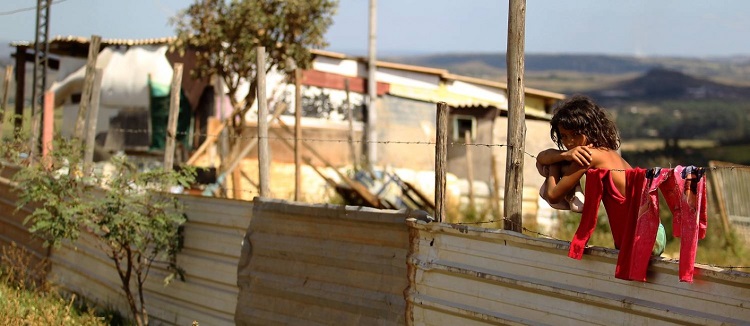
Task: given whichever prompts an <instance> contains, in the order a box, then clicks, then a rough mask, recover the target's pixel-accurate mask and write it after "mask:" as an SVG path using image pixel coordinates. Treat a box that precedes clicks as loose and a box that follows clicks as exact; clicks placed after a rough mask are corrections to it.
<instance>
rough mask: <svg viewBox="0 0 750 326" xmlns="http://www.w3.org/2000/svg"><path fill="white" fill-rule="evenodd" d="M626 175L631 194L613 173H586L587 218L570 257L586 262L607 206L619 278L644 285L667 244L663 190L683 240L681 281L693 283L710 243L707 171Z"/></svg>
mask: <svg viewBox="0 0 750 326" xmlns="http://www.w3.org/2000/svg"><path fill="white" fill-rule="evenodd" d="M625 175H626V193H625V194H621V193H620V192H619V191H618V190H617V188H616V187H615V185H614V183H613V182H612V177H611V173H610V171H609V170H603V169H589V170H588V171H587V172H586V194H585V200H584V209H583V214H582V216H581V223H580V225H579V226H578V230H577V231H576V234H575V236H574V237H573V240H571V244H570V250H569V252H568V256H570V257H572V258H575V259H581V258H582V256H583V250H584V248H585V246H586V243H587V242H588V240H589V238H590V237H591V234H592V233H593V230H594V228H595V226H596V220H597V215H598V211H599V202H603V203H604V208H605V210H606V211H607V215H608V217H609V224H610V228H611V229H612V236H613V240H614V243H615V248H617V249H619V250H620V252H619V254H618V259H617V267H616V270H615V277H617V278H620V279H625V280H636V281H642V282H645V281H646V272H647V270H648V264H649V261H650V259H651V256H652V255H659V254H661V252H662V251H663V250H664V244H665V242H666V237H665V232H664V228H663V226H662V225H661V222H660V219H659V201H658V196H657V189H658V190H660V191H661V192H662V194H663V196H664V198H665V199H666V202H667V205H668V206H669V209H670V211H671V212H672V214H673V215H674V218H673V230H674V234H675V236H678V237H680V238H681V244H680V267H679V274H680V281H683V282H692V280H693V270H694V267H693V266H694V264H695V253H696V249H697V242H698V239H702V238H704V237H705V233H706V226H707V218H706V194H705V191H706V188H705V179H704V178H702V176H703V169H701V168H695V167H689V169H687V168H683V167H682V166H678V167H676V168H675V169H661V168H654V169H649V170H648V171H647V170H644V169H641V168H633V169H628V170H626V171H625Z"/></svg>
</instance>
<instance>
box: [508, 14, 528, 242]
mask: <svg viewBox="0 0 750 326" xmlns="http://www.w3.org/2000/svg"><path fill="white" fill-rule="evenodd" d="M525 21H526V0H510V7H509V10H508V50H507V52H508V55H507V58H506V65H507V70H508V159H507V161H506V165H505V167H506V174H505V198H504V201H505V204H504V210H505V223H504V229H506V230H512V231H516V232H521V231H522V230H523V224H522V221H521V212H522V207H521V205H522V203H523V154H524V150H525V146H524V139H526V126H525V120H524V105H525V104H524V82H523V74H524V46H525V43H524V38H525V29H524V28H525Z"/></svg>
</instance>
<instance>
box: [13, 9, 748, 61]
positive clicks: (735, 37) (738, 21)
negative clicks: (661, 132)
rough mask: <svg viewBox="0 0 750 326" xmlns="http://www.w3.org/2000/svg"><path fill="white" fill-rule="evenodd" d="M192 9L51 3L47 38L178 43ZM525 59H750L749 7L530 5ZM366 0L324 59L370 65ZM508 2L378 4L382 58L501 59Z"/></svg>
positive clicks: (27, 22)
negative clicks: (336, 56)
mask: <svg viewBox="0 0 750 326" xmlns="http://www.w3.org/2000/svg"><path fill="white" fill-rule="evenodd" d="M192 2H193V1H192V0H54V1H52V3H53V5H52V8H51V12H50V27H49V29H50V36H51V37H54V36H57V35H65V36H67V35H74V36H86V37H88V36H91V35H92V34H97V35H100V36H102V37H103V38H105V39H108V38H126V39H141V38H156V37H165V36H172V35H174V27H173V26H172V25H170V24H169V19H170V18H171V17H173V16H174V15H175V14H177V12H178V11H179V10H181V9H184V8H186V7H187V6H188V5H189V4H190V3H192ZM526 3H527V10H526V39H525V40H526V44H525V50H526V52H527V53H556V54H560V53H568V54H613V55H637V56H680V57H716V56H721V57H726V56H733V55H744V56H750V42H748V39H750V19H748V14H750V1H747V0H716V1H706V0H658V1H653V0H628V1H613V0H575V1H571V0H567V1H564V0H527V1H526ZM35 6H36V1H33V0H2V1H0V31H2V32H0V40H3V41H19V40H27V41H32V40H33V39H34V29H35V13H36V12H35V8H34V7H35ZM368 8H369V0H340V1H339V8H338V11H337V13H336V15H335V16H334V17H333V20H334V22H333V25H331V26H330V28H329V29H328V32H327V33H326V40H327V41H328V42H329V43H330V46H329V47H327V48H326V50H330V51H335V52H342V53H345V54H349V55H366V54H367V47H368V33H369V32H368ZM507 26H508V0H462V1H457V0H379V1H377V37H376V40H377V43H376V48H377V55H378V56H384V55H409V54H434V53H476V52H482V53H492V52H505V51H506V46H507V44H506V43H507Z"/></svg>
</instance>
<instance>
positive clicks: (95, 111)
mask: <svg viewBox="0 0 750 326" xmlns="http://www.w3.org/2000/svg"><path fill="white" fill-rule="evenodd" d="M103 74H104V71H102V69H101V68H97V69H96V75H95V76H94V85H93V87H92V88H91V107H90V108H89V110H91V112H89V122H88V127H89V128H88V130H87V131H86V148H85V149H84V151H83V152H84V155H83V166H84V167H88V166H90V165H91V164H92V163H94V147H96V125H97V124H98V122H99V97H100V96H101V89H102V77H103ZM86 169H88V168H86ZM89 172H91V170H87V171H86V173H87V174H88V173H89Z"/></svg>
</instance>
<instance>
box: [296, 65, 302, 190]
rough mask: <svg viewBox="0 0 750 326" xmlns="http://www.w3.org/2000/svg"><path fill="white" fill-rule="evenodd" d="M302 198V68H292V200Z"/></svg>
mask: <svg viewBox="0 0 750 326" xmlns="http://www.w3.org/2000/svg"><path fill="white" fill-rule="evenodd" d="M300 199H302V70H301V69H300V68H297V69H295V70H294V201H300Z"/></svg>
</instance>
